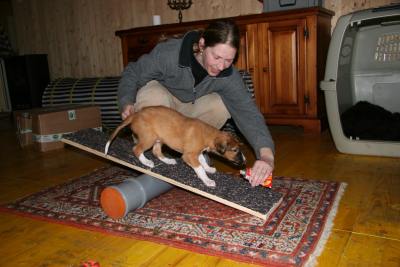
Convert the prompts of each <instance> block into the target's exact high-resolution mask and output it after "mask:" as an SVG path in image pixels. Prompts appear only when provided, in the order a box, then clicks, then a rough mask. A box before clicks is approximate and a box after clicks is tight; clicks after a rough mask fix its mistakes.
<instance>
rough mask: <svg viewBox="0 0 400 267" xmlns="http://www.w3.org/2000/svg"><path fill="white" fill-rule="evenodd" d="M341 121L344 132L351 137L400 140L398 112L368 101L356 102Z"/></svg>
mask: <svg viewBox="0 0 400 267" xmlns="http://www.w3.org/2000/svg"><path fill="white" fill-rule="evenodd" d="M341 121H342V126H343V132H344V134H345V135H346V136H348V137H351V138H353V139H361V140H384V141H400V114H399V113H392V112H390V111H388V110H386V109H384V108H382V107H380V106H377V105H374V104H371V103H369V102H366V101H360V102H357V103H356V104H355V105H354V106H352V107H351V108H349V109H348V110H346V111H345V112H343V114H342V115H341Z"/></svg>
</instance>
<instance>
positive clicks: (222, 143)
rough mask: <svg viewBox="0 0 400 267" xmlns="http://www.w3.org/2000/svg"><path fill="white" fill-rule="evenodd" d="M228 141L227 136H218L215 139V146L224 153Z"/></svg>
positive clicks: (219, 151)
mask: <svg viewBox="0 0 400 267" xmlns="http://www.w3.org/2000/svg"><path fill="white" fill-rule="evenodd" d="M226 147H227V143H226V140H225V138H216V139H215V148H216V150H217V152H218V153H220V154H222V155H223V154H224V153H225V151H226Z"/></svg>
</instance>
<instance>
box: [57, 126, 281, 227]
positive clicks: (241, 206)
mask: <svg viewBox="0 0 400 267" xmlns="http://www.w3.org/2000/svg"><path fill="white" fill-rule="evenodd" d="M107 140H108V135H107V134H105V133H102V132H99V131H96V130H93V129H86V130H81V131H78V132H75V133H72V134H67V135H64V136H63V139H62V140H61V141H62V142H64V143H66V144H69V145H72V146H74V147H77V148H79V149H82V150H85V151H87V152H90V153H93V154H95V155H97V156H100V157H103V158H106V159H109V160H111V161H113V162H116V163H119V164H122V165H124V166H126V167H129V168H131V169H135V170H137V171H140V172H142V173H146V174H149V175H151V176H153V177H155V178H158V179H160V180H163V181H165V182H168V183H170V184H173V185H175V186H178V187H181V188H183V189H186V190H188V191H191V192H193V193H196V194H199V195H201V196H204V197H207V198H210V199H212V200H214V201H217V202H220V203H222V204H225V205H228V206H230V207H232V208H235V209H238V210H241V211H244V212H246V213H249V214H251V215H254V216H256V217H259V218H261V219H263V220H266V219H267V218H268V216H269V215H270V214H271V213H272V212H273V211H274V210H275V209H276V207H277V206H278V205H279V204H280V202H281V200H282V195H281V194H280V193H278V192H275V191H273V190H271V189H269V188H266V187H262V186H257V187H251V186H250V183H249V182H248V181H246V180H245V179H242V178H240V177H237V176H233V175H229V174H226V173H222V172H216V173H214V174H209V177H210V178H211V179H213V180H214V181H215V182H216V187H215V188H210V187H207V186H206V185H204V184H203V182H202V181H201V180H200V179H199V178H198V177H197V176H196V174H195V172H194V171H193V169H192V168H190V167H189V166H188V165H187V164H186V163H184V162H183V161H182V160H181V159H176V160H177V164H176V165H168V164H165V163H163V162H161V161H160V160H158V159H157V158H156V157H154V156H153V155H152V153H151V152H150V151H148V152H146V153H145V154H146V157H147V158H149V159H151V160H153V162H154V163H155V167H154V168H152V169H149V168H148V167H147V166H144V165H142V164H141V163H140V162H139V160H138V159H137V158H136V157H135V156H134V155H133V153H132V146H133V141H129V140H126V139H123V138H118V137H117V138H116V139H115V140H114V142H113V143H112V144H111V146H110V148H109V151H108V154H107V155H105V154H104V146H105V144H106V143H107Z"/></svg>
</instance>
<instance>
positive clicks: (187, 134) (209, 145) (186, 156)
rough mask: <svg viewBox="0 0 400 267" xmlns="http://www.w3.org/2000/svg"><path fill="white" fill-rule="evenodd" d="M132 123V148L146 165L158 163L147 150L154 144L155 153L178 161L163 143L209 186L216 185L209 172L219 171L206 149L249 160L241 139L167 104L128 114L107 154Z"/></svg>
mask: <svg viewBox="0 0 400 267" xmlns="http://www.w3.org/2000/svg"><path fill="white" fill-rule="evenodd" d="M128 124H130V127H131V130H132V132H133V133H134V134H135V135H136V137H137V144H136V145H135V146H134V147H133V149H132V151H133V154H134V155H135V156H136V157H137V158H138V159H139V161H140V162H141V163H142V164H143V165H146V166H148V167H150V168H153V167H154V163H153V162H152V161H151V160H149V159H148V158H146V157H145V156H144V154H143V153H144V152H145V151H146V150H148V149H150V148H151V147H153V154H154V155H155V156H156V157H157V158H159V159H160V160H161V161H162V162H164V163H166V164H176V160H175V159H170V158H166V157H165V156H164V155H163V153H162V151H161V147H162V145H163V144H165V145H167V146H168V147H170V148H171V149H173V150H175V151H177V152H180V153H182V159H183V161H184V162H185V163H186V164H188V165H189V166H190V167H192V168H193V170H194V171H195V172H196V174H197V176H198V177H199V178H200V179H201V180H202V181H203V183H204V184H205V185H207V186H209V187H215V181H213V180H211V179H210V178H209V177H208V176H207V172H208V173H215V171H216V169H215V168H212V167H210V166H209V165H208V164H207V162H206V160H205V158H204V155H203V152H204V151H209V152H212V153H215V154H217V155H220V156H222V157H224V158H226V159H228V160H229V161H231V162H233V163H235V164H236V165H244V164H245V157H244V155H243V153H242V152H241V151H240V149H239V142H238V141H237V140H236V139H235V138H234V137H233V136H232V135H230V134H229V133H227V132H223V131H219V130H218V129H216V128H214V127H212V126H210V125H208V124H207V123H204V122H202V121H200V120H198V119H192V118H188V117H185V116H183V115H182V114H180V113H179V112H177V111H175V110H173V109H170V108H167V107H163V106H156V107H145V108H143V109H142V110H141V111H139V112H136V113H134V114H131V115H130V116H129V117H127V118H126V119H125V120H124V121H123V122H122V123H121V124H120V125H119V126H118V127H117V128H116V129H115V130H114V132H113V133H112V135H111V136H110V138H109V140H108V142H107V144H106V146H105V150H104V153H105V154H106V155H107V153H108V148H109V146H110V144H111V142H112V141H113V140H114V138H115V136H116V135H117V134H118V132H119V131H120V130H121V129H122V128H124V127H126V126H127V125H128Z"/></svg>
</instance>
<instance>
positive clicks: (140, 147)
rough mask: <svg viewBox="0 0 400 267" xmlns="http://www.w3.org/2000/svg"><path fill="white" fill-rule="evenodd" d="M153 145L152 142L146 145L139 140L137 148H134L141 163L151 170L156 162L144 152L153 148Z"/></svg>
mask: <svg viewBox="0 0 400 267" xmlns="http://www.w3.org/2000/svg"><path fill="white" fill-rule="evenodd" d="M152 145H153V143H152V142H150V140H148V141H147V142H146V143H143V142H141V141H140V140H139V142H138V143H137V145H136V146H134V147H133V149H132V151H133V154H134V155H135V156H136V157H137V158H138V159H139V161H140V162H141V163H142V164H143V165H145V166H147V167H150V168H153V167H154V162H153V161H152V160H150V159H148V158H146V156H145V155H144V151H146V150H148V149H149V148H150V147H151V146H152Z"/></svg>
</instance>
